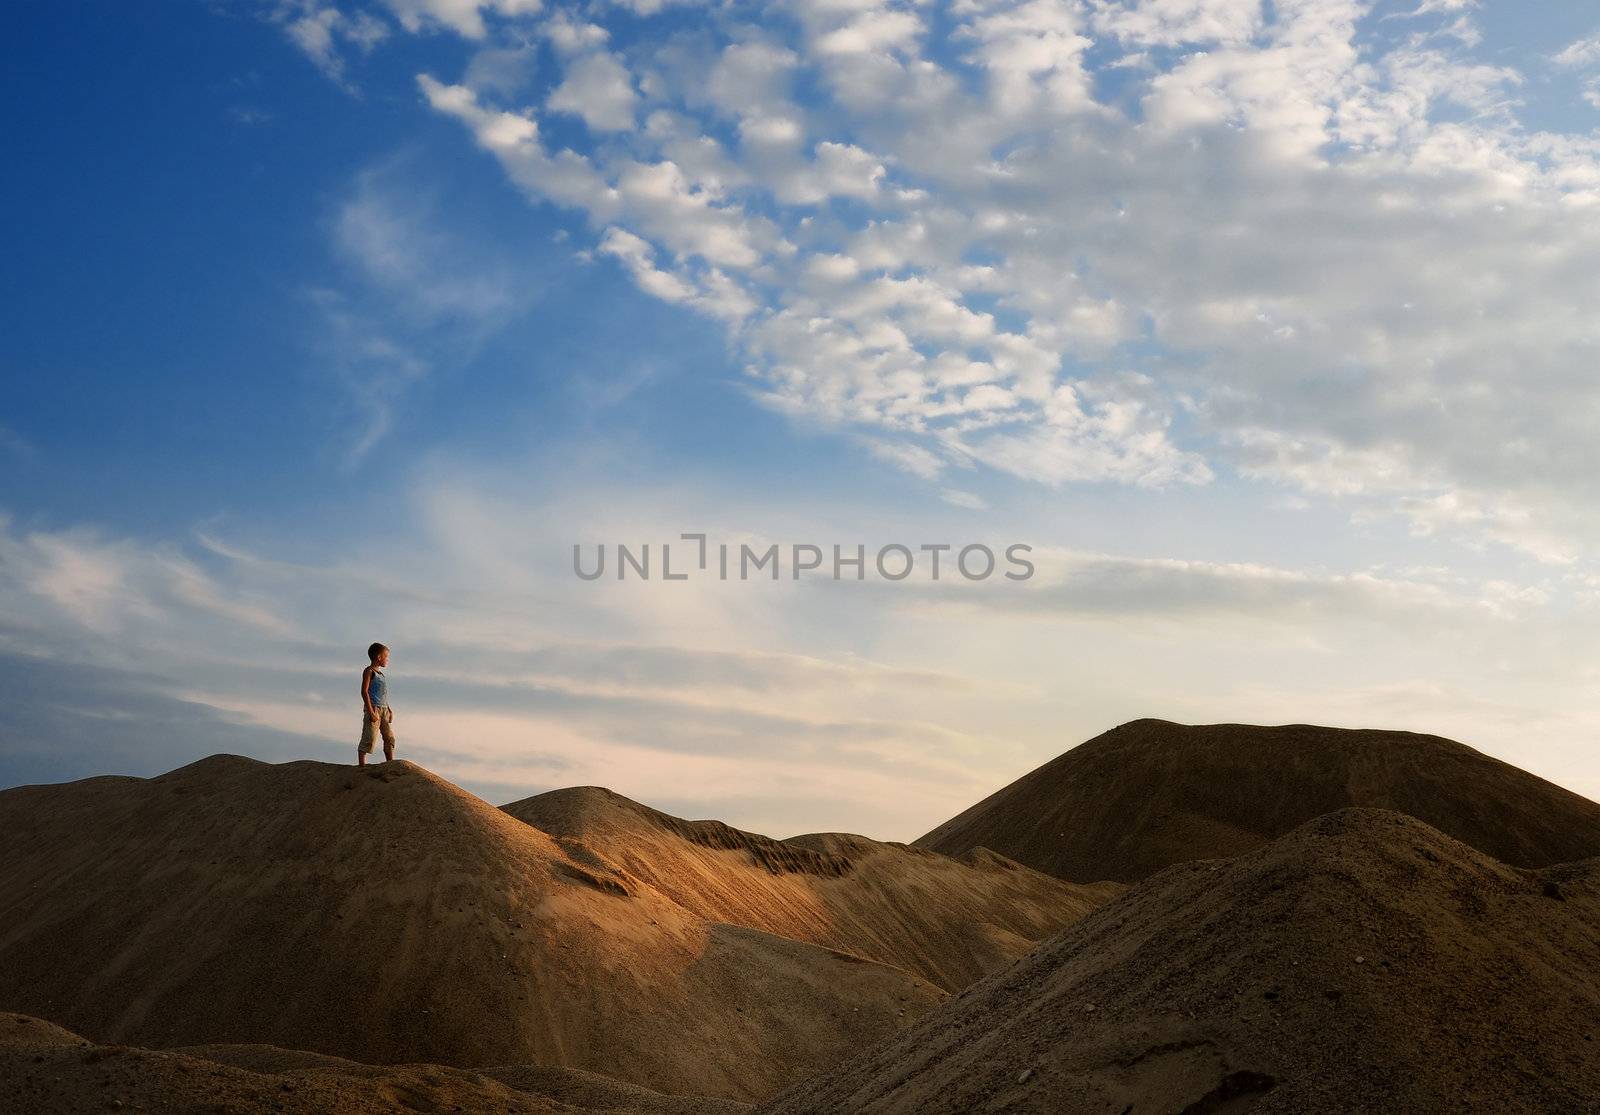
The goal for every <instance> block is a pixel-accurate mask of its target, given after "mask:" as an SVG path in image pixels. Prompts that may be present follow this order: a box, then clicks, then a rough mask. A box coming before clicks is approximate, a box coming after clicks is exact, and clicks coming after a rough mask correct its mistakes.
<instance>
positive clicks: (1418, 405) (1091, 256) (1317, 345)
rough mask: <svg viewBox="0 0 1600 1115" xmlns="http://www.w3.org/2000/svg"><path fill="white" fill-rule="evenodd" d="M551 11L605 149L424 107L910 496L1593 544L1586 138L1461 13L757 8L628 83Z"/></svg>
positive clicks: (603, 45) (1307, 4) (983, 5)
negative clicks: (1136, 500) (971, 469)
mask: <svg viewBox="0 0 1600 1115" xmlns="http://www.w3.org/2000/svg"><path fill="white" fill-rule="evenodd" d="M1473 7H1474V5H1472V4H1468V3H1460V2H1455V0H1449V2H1427V3H1422V4H1420V5H1418V6H1416V7H1415V8H1413V9H1412V10H1411V11H1410V12H1408V13H1406V14H1409V15H1413V16H1416V15H1442V16H1446V17H1450V18H1452V19H1458V18H1463V17H1465V16H1467V15H1468V14H1470V10H1471V9H1472V8H1473ZM473 10H474V11H476V10H477V9H476V8H474V9H473ZM576 12H577V9H572V8H565V7H563V8H561V9H560V10H558V11H556V12H554V13H552V14H551V15H550V17H549V19H547V20H546V21H545V23H544V25H543V26H544V28H545V31H544V33H545V34H546V35H547V36H549V37H550V38H551V40H552V41H554V42H557V43H558V44H562V45H561V50H562V51H563V52H564V53H565V55H566V56H567V57H568V59H569V61H568V63H567V66H568V69H567V71H566V73H565V75H564V78H563V83H562V84H561V85H560V86H558V94H557V96H556V98H555V99H554V100H553V101H552V105H553V106H554V107H556V108H560V109H563V110H565V111H570V112H576V113H579V114H580V115H583V116H584V117H585V119H586V120H587V121H588V122H589V123H590V125H591V127H592V128H594V129H596V130H597V131H598V132H599V133H601V134H598V135H595V136H592V137H590V139H588V140H586V141H574V142H573V143H572V144H571V145H570V146H560V145H550V144H549V143H548V141H547V140H546V137H545V131H544V130H543V129H541V127H540V117H539V115H538V114H537V113H535V112H534V111H532V110H529V109H526V108H501V107H497V106H496V105H495V104H494V103H493V102H492V98H493V97H494V96H495V93H494V91H493V90H492V89H482V90H480V91H478V92H474V91H472V90H471V89H470V88H468V87H466V86H451V85H446V84H443V83H440V82H437V81H434V80H433V79H431V78H423V79H421V80H422V86H423V89H424V92H425V93H426V94H427V96H428V98H429V100H430V102H431V103H432V104H433V106H434V107H435V108H436V109H437V110H439V111H440V112H443V113H446V114H449V115H452V116H454V117H456V118H458V119H460V120H461V121H462V123H463V124H464V125H466V126H467V127H468V128H470V130H471V131H472V133H473V134H474V136H475V137H476V139H477V142H478V143H479V144H480V145H482V146H483V147H485V148H486V149H488V150H490V151H492V152H493V153H494V154H495V155H496V156H497V157H498V158H499V159H500V160H501V162H502V163H503V165H504V166H505V169H506V172H507V174H508V175H509V176H510V177H511V178H512V179H513V180H514V181H516V182H517V183H518V184H519V185H520V186H521V187H522V188H524V189H525V190H526V191H527V192H528V193H529V194H530V196H532V197H534V198H537V199H539V200H549V201H553V202H555V203H557V204H562V205H568V206H572V207H574V208H577V209H579V210H581V211H583V212H584V213H585V214H586V215H587V216H588V218H589V220H590V222H591V224H592V226H593V228H594V230H595V235H596V236H597V237H601V236H604V237H607V238H608V239H609V243H610V245H611V247H612V248H613V249H615V248H617V247H618V246H620V245H622V244H623V243H625V242H624V241H622V240H620V239H618V238H617V237H618V235H620V233H627V234H628V235H629V236H632V237H635V238H637V241H638V243H637V244H634V243H633V242H631V241H629V242H626V243H628V244H629V245H630V247H629V250H628V252H627V253H624V254H621V255H619V258H621V259H623V261H624V262H626V263H627V264H628V266H629V268H630V272H631V274H632V275H633V276H634V279H635V281H636V282H639V283H640V284H641V285H642V286H644V287H645V289H648V290H651V291H653V292H655V293H657V294H659V295H660V296H662V297H663V298H666V299H668V300H671V301H675V302H677V303H679V304H682V305H685V306H689V307H692V308H694V309H696V310H698V311H699V312H704V313H711V314H715V315H716V316H718V317H719V318H720V319H721V320H723V321H725V322H727V323H728V327H729V330H730V334H729V336H730V341H731V343H732V344H733V345H734V347H735V349H736V350H737V352H738V354H739V356H740V357H741V358H742V361H743V363H744V365H745V366H746V368H747V370H748V372H749V374H750V385H751V390H752V394H753V395H754V396H755V397H756V398H758V399H760V400H762V401H763V402H765V403H767V404H769V405H771V406H773V407H775V408H778V409H780V410H783V411H785V412H787V413H792V414H795V415H798V416H804V417H807V418H810V419H820V420H822V421H824V422H827V423H832V424H836V425H839V426H842V427H846V428H849V429H851V430H854V431H855V432H857V433H861V434H864V435H866V436H868V437H869V438H877V439H880V440H882V441H884V442H885V443H887V444H893V445H897V446H904V445H916V446H917V447H918V448H919V449H920V450H921V451H922V453H923V454H924V455H925V459H924V463H923V464H922V465H921V466H920V467H921V469H922V471H923V472H924V473H927V474H929V475H933V474H935V473H936V472H937V469H935V468H933V467H932V465H931V464H929V463H927V462H928V461H929V460H937V461H940V462H943V464H945V465H951V464H955V465H962V466H966V465H971V464H974V463H976V464H980V465H985V466H987V467H991V468H994V469H998V470H1000V471H1003V472H1006V473H1009V474H1013V475H1016V476H1020V477H1027V478H1029V479H1033V480H1038V481H1041V482H1044V483H1050V484H1061V483H1080V482H1097V481H1105V480H1110V481H1115V482H1122V483H1129V484H1136V485H1144V486H1158V487H1159V486H1165V485H1173V484H1205V483H1209V482H1210V481H1212V480H1213V479H1214V478H1215V477H1216V476H1217V475H1219V470H1226V469H1229V468H1237V469H1238V470H1241V471H1242V472H1243V474H1244V475H1245V476H1247V477H1253V478H1257V479H1260V480H1263V481H1267V482H1271V483H1274V484H1278V485H1285V486H1293V487H1294V488H1296V489H1297V490H1299V491H1300V492H1301V493H1302V494H1310V495H1316V496H1318V497H1319V498H1323V499H1328V500H1333V501H1336V502H1339V503H1341V504H1343V505H1345V506H1347V507H1348V509H1349V511H1350V512H1351V513H1352V514H1354V515H1358V516H1369V515H1371V514H1374V513H1377V512H1379V511H1380V510H1386V511H1387V512H1388V513H1390V514H1394V515H1397V516H1399V517H1400V518H1401V520H1402V521H1404V522H1408V523H1410V524H1411V525H1412V526H1413V527H1414V528H1415V529H1417V530H1421V531H1431V532H1435V533H1442V534H1445V535H1448V536H1449V537H1452V538H1458V539H1462V540H1469V541H1482V540H1488V541H1494V542H1502V543H1505V544H1507V545H1510V546H1513V547H1515V548H1519V549H1521V550H1522V551H1524V552H1526V553H1529V554H1534V555H1537V556H1539V557H1541V558H1545V559H1551V560H1556V559H1563V558H1567V557H1570V556H1571V555H1572V554H1573V553H1575V552H1577V551H1578V550H1580V549H1581V548H1582V545H1583V542H1584V540H1586V539H1593V540H1595V541H1600V531H1597V530H1596V529H1595V528H1594V527H1593V523H1594V522H1595V521H1597V520H1595V518H1594V516H1593V515H1592V514H1590V513H1589V512H1590V508H1591V500H1592V496H1591V491H1590V489H1591V485H1590V484H1589V480H1588V477H1589V476H1590V473H1591V471H1592V470H1591V469H1589V468H1588V465H1587V460H1588V454H1589V449H1588V446H1589V444H1590V442H1591V441H1592V437H1591V431H1590V430H1589V423H1587V422H1586V421H1585V420H1584V419H1583V418H1582V416H1583V415H1586V414H1589V413H1591V412H1592V410H1593V408H1594V407H1595V406H1596V405H1600V391H1597V389H1596V388H1595V387H1594V384H1593V379H1592V377H1591V376H1589V375H1588V373H1587V369H1589V368H1591V367H1592V366H1593V361H1594V359H1595V358H1596V357H1597V356H1600V353H1597V352H1596V347H1597V343H1596V342H1595V340H1594V338H1593V333H1592V330H1591V329H1590V327H1589V325H1588V319H1589V311H1588V307H1589V306H1591V305H1592V304H1593V303H1594V302H1595V301H1596V299H1597V298H1600V267H1596V266H1594V262H1595V260H1596V259H1597V258H1600V233H1595V232H1593V230H1592V227H1591V226H1592V222H1586V221H1582V220H1577V219H1575V215H1576V214H1580V213H1583V212H1585V211H1586V210H1588V209H1590V208H1592V207H1593V206H1595V205H1597V204H1600V144H1597V143H1596V142H1595V141H1594V140H1593V139H1592V137H1586V136H1583V135H1559V134H1553V133H1546V132H1538V131H1535V130H1532V129H1530V128H1528V127H1526V126H1524V125H1523V124H1522V123H1520V122H1519V118H1518V113H1519V111H1520V100H1521V98H1522V97H1524V96H1525V95H1527V93H1526V86H1525V84H1524V82H1523V79H1522V76H1521V75H1520V74H1519V73H1518V72H1516V71H1515V70H1513V69H1511V68H1508V67H1506V66H1504V65H1501V64H1496V63H1494V62H1492V61H1486V60H1485V59H1492V58H1493V57H1494V56H1493V54H1492V53H1490V52H1489V51H1487V50H1484V51H1477V50H1475V48H1474V43H1475V42H1476V36H1477V35H1478V34H1479V33H1480V32H1479V31H1478V30H1477V29H1475V28H1472V27H1467V26H1466V25H1457V24H1451V25H1450V26H1448V27H1443V28H1432V29H1428V30H1422V31H1415V32H1413V31H1406V32H1404V33H1398V34H1397V33H1394V32H1393V31H1392V30H1391V31H1382V26H1381V25H1382V24H1384V23H1386V22H1387V23H1388V26H1389V27H1390V28H1395V27H1397V26H1399V24H1396V23H1394V22H1392V21H1384V20H1379V21H1377V23H1378V25H1379V27H1378V28H1377V30H1374V29H1373V28H1372V27H1371V26H1370V21H1367V16H1368V15H1369V7H1368V5H1366V4H1364V3H1361V2H1359V0H1282V2H1279V3H1276V4H1274V5H1272V6H1271V8H1270V11H1269V9H1268V8H1267V6H1265V5H1263V4H1261V3H1259V2H1255V0H1145V2H1141V3H1131V2H1124V0H1093V2H1085V3H1078V2H1076V0H1016V2H1009V0H970V2H968V3H963V4H961V5H958V6H957V7H956V8H954V9H952V13H951V20H950V21H949V22H948V24H946V23H944V22H940V23H938V24H934V23H930V22H929V21H928V20H927V18H926V15H927V13H926V12H925V11H924V10H923V9H922V8H920V7H918V6H916V5H908V4H898V3H871V4H868V3H863V4H846V5H793V6H787V5H775V6H773V7H771V8H768V9H764V12H765V15H766V17H767V18H765V19H763V21H762V26H761V27H760V28H759V29H758V28H756V27H753V26H751V25H750V24H749V23H748V22H745V21H744V17H743V16H742V15H741V14H740V13H735V12H731V11H729V12H718V13H710V14H708V17H707V19H706V21H705V25H704V28H703V31H702V33H700V34H697V35H696V36H693V37H683V36H673V37H668V38H664V39H662V40H660V41H658V42H652V41H651V40H649V39H648V35H649V34H650V25H649V24H643V25H641V28H640V29H639V30H638V31H637V32H635V33H633V35H632V37H631V38H630V40H629V42H630V45H629V47H628V49H627V51H626V61H625V63H624V61H623V55H622V54H610V53H605V51H607V50H616V49H617V48H616V46H615V42H616V41H617V40H616V38H615V37H613V36H610V35H609V33H608V28H607V26H606V25H607V24H608V23H609V22H610V20H608V19H607V18H606V16H605V13H604V12H602V11H600V10H589V9H584V10H583V14H582V16H581V17H580V16H579V15H577V14H576ZM458 23H460V26H461V28H462V30H463V33H464V34H468V33H472V32H473V29H472V28H469V27H468V26H467V25H466V23H465V21H460V20H458ZM1380 31H1382V33H1381V34H1380V33H1379V32H1380ZM639 34H643V35H645V36H646V38H644V39H640V38H638V35H639ZM1363 36H1365V37H1363ZM641 42H642V43H646V44H648V45H646V46H640V45H639V44H640V43H641ZM1592 45H1593V44H1592V43H1591V42H1590V41H1589V40H1587V39H1585V40H1580V41H1579V42H1576V43H1573V44H1571V45H1570V46H1568V47H1567V48H1566V49H1564V50H1563V51H1561V52H1560V53H1559V54H1558V55H1556V56H1555V57H1556V58H1557V60H1558V61H1559V62H1560V64H1562V65H1569V66H1574V67H1576V66H1579V65H1582V64H1586V60H1588V59H1589V58H1590V55H1591V49H1590V48H1591V47H1592ZM1130 57H1137V58H1139V59H1141V61H1140V62H1139V64H1138V66H1123V67H1122V68H1120V69H1118V71H1117V72H1118V83H1119V87H1120V92H1119V93H1118V94H1117V97H1116V99H1115V101H1102V100H1101V99H1099V94H1098V93H1097V88H1098V87H1097V84H1096V82H1097V77H1098V75H1097V73H1096V72H1095V67H1096V66H1097V65H1100V66H1105V67H1113V68H1114V67H1118V66H1119V64H1120V63H1122V62H1124V61H1126V60H1127V59H1129V58H1130ZM1095 58H1103V59H1105V60H1104V61H1103V62H1095V61H1092V60H1093V59H1095ZM624 64H625V65H626V66H627V67H628V70H631V71H632V72H631V73H629V72H627V71H624V70H623V69H622V68H621V67H622V66H623V65H624ZM590 68H593V74H592V75H591V74H590ZM602 68H603V69H605V71H606V73H605V74H601V72H600V71H601V69H602ZM591 77H592V80H591ZM601 78H604V80H601ZM580 90H587V92H582V93H581V95H580ZM608 91H609V92H608ZM800 91H804V94H803V95H802V94H801V92H800ZM1589 93H1590V95H1593V96H1594V99H1595V100H1597V101H1600V95H1595V94H1594V91H1593V90H1590V91H1589ZM611 230H616V231H615V232H613V231H611ZM612 254H618V253H617V252H616V251H613V252H612ZM644 263H648V267H646V266H644ZM1530 369H1531V371H1530ZM1130 371H1135V372H1137V373H1138V376H1139V377H1141V378H1138V383H1139V386H1138V387H1137V389H1133V388H1131V387H1130V384H1132V383H1134V382H1135V379H1132V378H1129V376H1128V373H1129V372H1130ZM1269 442H1271V443H1273V444H1275V445H1276V446H1277V448H1276V449H1273V450H1271V451H1269V450H1268V449H1267V448H1266V446H1267V445H1268V443H1269ZM1295 446H1298V447H1301V448H1299V449H1294V450H1292V451H1291V450H1290V449H1287V448H1285V447H1295ZM1306 447H1315V448H1314V450H1308V449H1307V448H1306ZM903 456H904V455H903V454H901V457H902V459H903Z"/></svg>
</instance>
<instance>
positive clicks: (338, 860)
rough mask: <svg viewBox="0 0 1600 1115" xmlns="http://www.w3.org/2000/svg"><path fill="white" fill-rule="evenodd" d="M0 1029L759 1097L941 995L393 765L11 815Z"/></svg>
mask: <svg viewBox="0 0 1600 1115" xmlns="http://www.w3.org/2000/svg"><path fill="white" fill-rule="evenodd" d="M0 832H4V833H5V839H6V854H5V856H4V857H3V858H0V1009H6V1010H13V1011H18V1012H22V1013H26V1014H30V1015H36V1016H39V1017H41V1018H48V1019H50V1020H51V1021H52V1022H56V1023H60V1024H62V1025H65V1026H67V1027H70V1028H71V1029H72V1030H75V1031H78V1032H80V1033H83V1034H85V1035H86V1036H88V1037H90V1038H92V1039H94V1040H96V1041H101V1042H127V1043H138V1044H141V1045H148V1046H155V1047H170V1046H178V1045H194V1044H199V1043H247V1042H250V1043H266V1044H271V1045H277V1046H283V1047H288V1048H295V1049H311V1050H315V1051H317V1052H319V1053H326V1054H335V1055H339V1056H343V1057H348V1058H351V1059H354V1060H357V1061H363V1062H369V1063H374V1064H386V1063H396V1062H432V1063H438V1064H445V1065H456V1066H463V1065H465V1066H480V1065H497V1064H533V1065H544V1066H558V1067H567V1068H578V1069H586V1070H591V1071H594V1072H598V1073H603V1074H606V1075H608V1076H612V1077H616V1078H619V1079H621V1080H624V1081H628V1082H632V1083H637V1084H641V1085H646V1086H648V1087H651V1088H654V1089H657V1090H660V1091H663V1092H669V1093H682V1094H700V1095H715V1096H723V1097H731V1098H750V1097H759V1096H763V1095H768V1094H771V1093H772V1092H773V1091H775V1090H776V1089H777V1088H778V1087H780V1086H781V1085H783V1084H786V1083H788V1082H790V1081H792V1080H794V1079H796V1078H798V1076H800V1075H803V1074H804V1073H806V1072H808V1071H811V1070H814V1069H816V1068H818V1067H820V1066H822V1065H824V1064H830V1063H835V1062H836V1061H837V1060H838V1058H839V1057H840V1056H841V1055H842V1054H843V1053H844V1052H845V1051H846V1050H855V1049H859V1048H862V1047H863V1046H865V1045H868V1044H871V1043H873V1042H875V1041H878V1040H881V1039H882V1038H884V1037H887V1036H889V1035H890V1034H892V1033H893V1032H895V1031H896V1030H897V1029H898V1028H901V1027H903V1026H904V1025H906V1024H907V1023H908V1022H909V1021H910V1020H912V1019H914V1018H915V1017H916V1016H918V1015H920V1014H921V1013H922V1012H924V1011H925V1010H927V1009H928V1008H929V1007H931V1006H932V1005H934V1004H935V1003H937V1002H939V1001H941V1000H942V999H943V998H944V993H943V992H942V991H940V990H939V989H938V988H935V987H933V986H932V985H930V984H929V983H927V982H925V981H924V980H922V979H920V978H917V977H915V976H912V975H909V974H907V973H905V972H902V971H899V970H896V969H892V968H889V967H886V966H883V965H880V964H876V963H872V962H868V961H863V960H862V959H860V958H859V957H856V956H848V955H844V954H841V953H838V952H834V951H830V950H828V949H825V948H821V947H819V946H816V945H813V944H810V943H807V942H802V941H792V940H787V939H784V938H782V937H777V936H774V935H772V934H769V933H763V932H759V931H756V930H752V929H748V928H745V927H740V926H730V925H720V924H715V923H713V922H711V921H708V920H707V919H706V918H704V917H702V916H700V915H698V914H696V913H694V912H692V911H690V910H687V909H685V908H684V907H682V906H680V905H679V904H677V903H676V902H674V901H673V900H672V899H670V898H668V897H667V896H665V895H663V894H662V893H660V892H659V891H657V890H656V889H654V888H653V887H651V886H650V885H649V884H647V883H645V882H642V881H641V880H639V879H637V878H635V877H632V876H630V875H629V874H628V872H626V871H625V870H623V869H622V868H620V867H618V866H616V865H615V864H613V863H611V862H609V861H608V860H607V859H606V858H605V857H604V856H603V855H601V854H599V853H597V852H596V851H595V850H593V849H592V848H589V847H586V846H585V845H583V844H582V843H581V842H578V841H576V840H572V839H560V840H558V839H556V838H553V837H551V836H549V835H547V834H545V833H543V832H540V831H538V830H537V829H535V828H532V827H530V826H528V825H526V824H524V823H522V822H521V821H518V820H516V819H515V818H513V817H511V816H510V815H509V814H506V813H504V812H502V811H500V810H498V809H495V808H494V807H492V806H490V805H488V804H487V803H485V802H483V801H481V800H479V799H478V798H476V797H473V796H472V795H470V794H467V793H465V792H464V791H462V790H459V789H457V788H456V787H454V786H452V785H450V784H449V783H447V782H445V781H443V780H442V779H439V778H437V777H435V776H433V775H431V774H429V773H428V772H427V771H424V770H423V769H421V768H420V767H416V766H413V765H411V764H409V763H405V762H397V763H392V764H384V765H382V766H376V767H370V768H367V769H366V770H364V771H358V770H357V769H355V768H352V767H345V766H333V765H329V764H324V763H314V762H297V763H286V764H282V765H269V764H264V763H258V762H253V761H251V760H248V759H240V758H235V757H228V756H218V757H214V758H211V759H207V760H203V761H201V762H199V763H195V764H193V765H191V766H188V767H184V768H182V769H181V770H177V771H174V772H172V773H170V774H167V775H163V776H161V777H159V778H154V779H148V780H146V779H134V778H96V779H89V780H87V781H83V782H77V783H70V784H66V785H60V786H36V787H23V788H18V789H13V790H7V791H4V792H3V793H0Z"/></svg>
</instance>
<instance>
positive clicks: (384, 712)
mask: <svg viewBox="0 0 1600 1115" xmlns="http://www.w3.org/2000/svg"><path fill="white" fill-rule="evenodd" d="M378 728H379V729H380V730H381V731H382V733H383V761H384V762H386V763H388V762H393V761H394V710H392V709H390V708H388V707H387V706H385V707H384V708H382V709H380V710H379V712H378Z"/></svg>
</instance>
